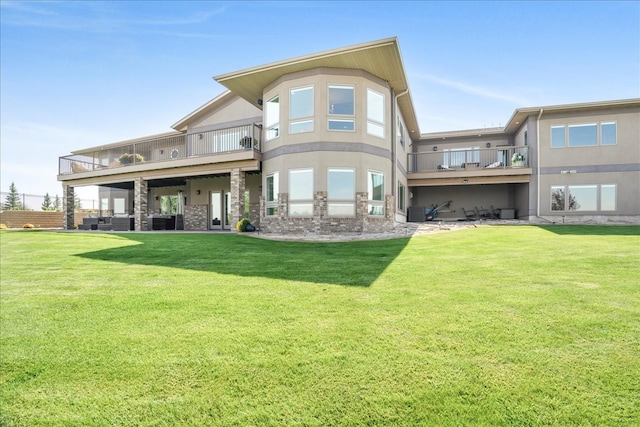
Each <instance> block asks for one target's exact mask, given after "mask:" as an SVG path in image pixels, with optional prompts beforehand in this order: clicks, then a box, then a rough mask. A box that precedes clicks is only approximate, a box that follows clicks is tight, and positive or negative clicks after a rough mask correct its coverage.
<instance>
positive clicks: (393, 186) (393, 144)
mask: <svg viewBox="0 0 640 427" xmlns="http://www.w3.org/2000/svg"><path fill="white" fill-rule="evenodd" d="M407 93H409V89H406V90H405V91H404V92H400V93H399V94H397V95H395V96H394V97H393V105H392V106H391V166H392V168H391V195H392V196H394V197H393V198H394V201H395V206H394V207H393V222H394V223H395V222H396V209H397V207H398V201H397V200H396V193H397V190H396V182H397V178H396V176H397V172H396V169H397V168H398V161H397V154H396V152H397V150H396V145H397V144H398V141H396V136H397V135H396V105H397V104H398V98H400V97H401V96H402V95H406V94H407ZM408 193H409V187H408V186H407V187H406V190H405V199H406V196H407V194H408ZM405 209H406V206H405Z"/></svg>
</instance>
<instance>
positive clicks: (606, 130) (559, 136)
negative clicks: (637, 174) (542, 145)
mask: <svg viewBox="0 0 640 427" xmlns="http://www.w3.org/2000/svg"><path fill="white" fill-rule="evenodd" d="M598 126H599V128H600V129H599V130H598ZM567 128H568V129H569V132H568V133H567ZM598 132H600V134H599V135H598ZM616 133H617V132H616V123H615V122H604V123H600V125H598V124H597V123H585V124H579V125H569V126H551V147H552V148H564V147H567V146H568V147H595V146H597V145H598V138H600V145H615V144H616V139H617V135H616ZM567 136H568V138H567Z"/></svg>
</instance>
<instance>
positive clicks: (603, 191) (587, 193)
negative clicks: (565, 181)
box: [551, 184, 616, 212]
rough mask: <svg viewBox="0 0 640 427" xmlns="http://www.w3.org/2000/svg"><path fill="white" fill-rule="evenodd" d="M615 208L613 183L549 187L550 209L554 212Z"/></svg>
mask: <svg viewBox="0 0 640 427" xmlns="http://www.w3.org/2000/svg"><path fill="white" fill-rule="evenodd" d="M615 209H616V186H615V184H607V185H595V184H593V185H562V186H553V187H551V210H552V211H554V212H559V211H560V212H562V211H567V212H580V211H588V212H595V211H614V210H615Z"/></svg>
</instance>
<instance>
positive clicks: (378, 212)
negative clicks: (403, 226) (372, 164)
mask: <svg viewBox="0 0 640 427" xmlns="http://www.w3.org/2000/svg"><path fill="white" fill-rule="evenodd" d="M367 191H368V192H369V208H368V211H369V215H373V216H384V175H383V174H382V173H381V172H375V171H368V172H367Z"/></svg>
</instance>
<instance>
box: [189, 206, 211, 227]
mask: <svg viewBox="0 0 640 427" xmlns="http://www.w3.org/2000/svg"><path fill="white" fill-rule="evenodd" d="M208 218H209V206H208V205H186V206H185V207H184V229H185V230H189V231H206V230H208V229H209V228H208V227H207V225H208V224H207V221H208Z"/></svg>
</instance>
